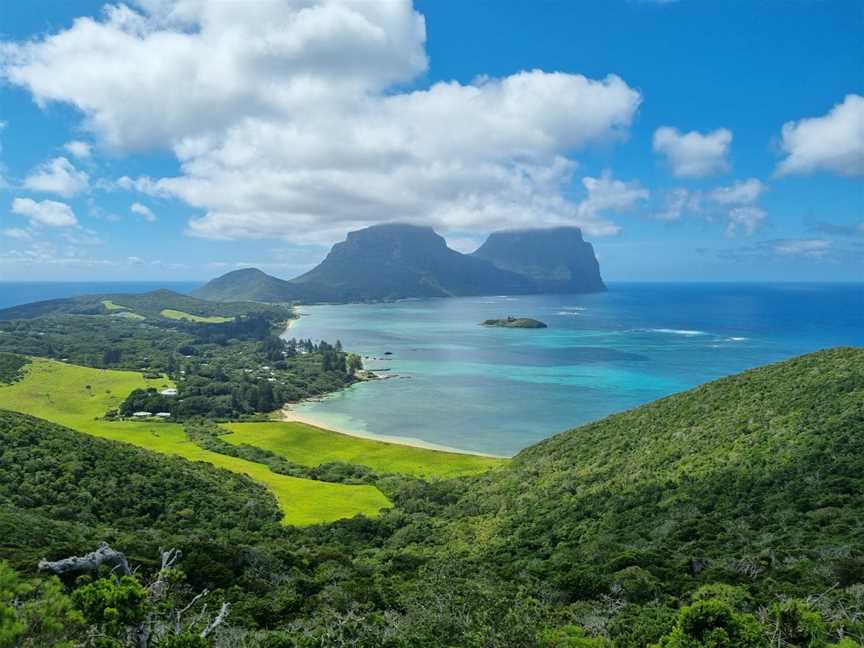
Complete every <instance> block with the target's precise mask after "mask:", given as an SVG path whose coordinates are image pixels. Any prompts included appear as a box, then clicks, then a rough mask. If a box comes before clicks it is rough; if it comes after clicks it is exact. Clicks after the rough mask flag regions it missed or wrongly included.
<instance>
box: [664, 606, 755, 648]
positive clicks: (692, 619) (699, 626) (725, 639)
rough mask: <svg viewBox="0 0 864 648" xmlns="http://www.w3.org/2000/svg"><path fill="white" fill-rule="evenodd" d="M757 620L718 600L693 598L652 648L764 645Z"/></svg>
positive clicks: (717, 647)
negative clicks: (690, 603) (672, 625)
mask: <svg viewBox="0 0 864 648" xmlns="http://www.w3.org/2000/svg"><path fill="white" fill-rule="evenodd" d="M764 646H765V640H764V637H763V635H762V631H761V629H760V627H759V623H758V622H757V621H756V619H755V618H754V617H753V616H752V615H750V614H740V613H737V612H735V610H733V609H732V608H731V607H730V606H729V605H728V604H727V603H724V602H723V601H721V600H719V599H708V600H704V601H696V602H695V603H693V604H692V605H688V606H687V607H685V608H683V609H682V610H681V612H679V614H678V622H677V623H676V624H675V628H674V629H673V630H672V632H670V633H669V634H668V635H666V636H665V637H663V638H662V639H661V640H660V642H659V643H657V644H655V645H654V648H763V647H764Z"/></svg>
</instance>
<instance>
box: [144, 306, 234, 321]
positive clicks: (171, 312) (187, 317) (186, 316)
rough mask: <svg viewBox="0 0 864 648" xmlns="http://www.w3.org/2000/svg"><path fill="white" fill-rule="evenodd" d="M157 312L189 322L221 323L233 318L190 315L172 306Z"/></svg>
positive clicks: (163, 315) (169, 317)
mask: <svg viewBox="0 0 864 648" xmlns="http://www.w3.org/2000/svg"><path fill="white" fill-rule="evenodd" d="M159 314H160V315H161V316H162V317H167V318H168V319H176V320H188V321H190V322H199V323H203V324H222V323H224V322H230V321H231V320H233V319H234V318H233V317H219V316H218V315H211V316H209V317H202V316H201V315H192V313H184V312H183V311H179V310H174V309H173V308H166V309H164V310H162V311H161V312H160V313H159Z"/></svg>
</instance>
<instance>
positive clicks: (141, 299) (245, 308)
mask: <svg viewBox="0 0 864 648" xmlns="http://www.w3.org/2000/svg"><path fill="white" fill-rule="evenodd" d="M165 310H168V311H169V312H176V313H183V314H184V315H190V316H192V317H200V318H204V319H205V320H206V319H207V318H210V317H216V318H219V319H220V320H221V321H228V320H230V319H232V318H234V317H238V316H241V315H260V316H263V317H267V318H269V319H271V320H279V319H282V320H283V321H284V320H285V319H288V318H289V317H291V316H292V314H291V310H290V309H289V308H288V307H286V306H284V305H276V304H273V305H268V304H263V303H255V302H248V301H247V302H243V301H233V302H232V301H225V302H222V303H219V304H214V303H213V302H209V301H206V300H204V299H198V298H196V297H190V296H189V295H181V294H180V293H176V292H174V291H172V290H153V291H151V292H148V293H118V294H106V295H82V296H80V297H66V298H62V299H49V300H46V301H40V302H33V303H30V304H22V305H20V306H12V307H10V308H4V309H0V320H20V319H34V318H37V317H46V316H49V315H106V314H107V315H111V316H114V317H118V316H119V317H124V316H125V317H126V318H128V317H129V316H130V315H132V316H133V319H136V318H137V319H142V318H146V319H155V320H158V319H160V318H168V319H177V318H176V317H172V316H171V315H164V314H163V311H165Z"/></svg>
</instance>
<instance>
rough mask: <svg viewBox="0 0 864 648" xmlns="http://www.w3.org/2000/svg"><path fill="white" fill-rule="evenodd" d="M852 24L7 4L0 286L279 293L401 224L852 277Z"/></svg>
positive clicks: (629, 268) (631, 271) (749, 272)
mask: <svg viewBox="0 0 864 648" xmlns="http://www.w3.org/2000/svg"><path fill="white" fill-rule="evenodd" d="M862 11H864V9H862V5H861V3H860V2H828V1H818V2H817V1H812V2H810V1H805V0H799V1H788V0H787V1H784V2H771V1H766V2H759V3H752V2H712V3H708V2H701V1H697V0H678V1H677V2H647V1H646V2H639V1H635V0H634V1H627V0H621V1H620V2H615V1H609V2H544V3H534V2H530V3H529V2H519V3H516V2H468V3H466V2H442V1H437V0H436V1H435V2H419V1H418V2H415V3H414V4H413V5H411V4H410V3H407V2H397V1H395V0H394V1H393V2H389V1H388V2H383V1H382V2H379V3H370V2H361V3H350V2H346V3H344V4H341V3H337V4H334V3H329V4H326V5H317V4H316V3H314V2H303V3H293V2H289V3H279V2H273V3H267V2H258V3H254V4H251V3H243V2H235V3H201V2H199V1H198V0H179V1H178V2H165V1H162V0H152V1H150V2H142V3H140V4H130V5H128V6H123V5H114V6H113V7H109V8H108V9H106V8H105V5H104V3H96V2H94V3H87V2H78V3H59V2H35V3H4V4H3V7H2V8H0V41H2V45H0V77H2V80H3V83H2V85H0V122H2V123H3V128H2V130H0V147H2V148H0V177H2V181H0V279H4V280H79V279H82V280H83V279H116V280H130V279H154V280H160V279H207V278H211V277H213V276H216V275H218V274H221V273H223V272H226V271H228V270H231V269H234V268H236V267H242V266H247V265H255V266H258V267H261V268H262V269H264V270H265V271H268V272H271V273H273V274H275V275H277V276H282V277H290V276H293V275H295V274H298V273H300V272H302V271H304V270H305V269H308V268H309V267H311V266H312V265H314V264H315V263H316V262H317V261H318V260H320V259H321V258H322V257H323V255H324V254H325V253H326V251H327V249H328V248H329V245H330V244H332V243H333V242H335V241H338V240H340V239H341V238H342V237H343V236H344V234H345V232H347V231H348V230H350V229H356V228H357V227H363V226H365V225H369V224H372V223H374V222H382V221H407V222H416V223H423V224H429V225H433V226H434V227H436V229H437V230H438V231H439V232H440V233H442V234H443V235H444V236H445V237H446V238H447V239H448V241H449V242H450V243H451V245H453V246H454V247H456V248H457V249H460V250H463V251H469V250H471V249H472V248H473V247H476V246H477V245H479V243H480V242H482V240H483V237H484V236H485V234H486V233H488V232H489V231H492V230H495V229H505V228H512V227H531V226H550V225H560V224H565V223H572V224H577V225H580V226H582V227H583V230H584V232H585V235H586V238H587V239H588V240H590V241H592V242H593V243H594V245H595V247H596V249H597V253H598V256H599V257H600V262H601V268H602V270H603V274H604V277H606V278H607V279H609V280H613V281H614V280H674V281H681V280H716V281H727V280H732V281H738V280H743V281H763V280H811V281H831V280H846V281H848V280H852V281H860V280H862V279H864V270H862V257H864V184H862V174H864V98H862V96H861V95H862V94H864V87H862V86H864V69H862V60H864V59H862V54H864V48H862V36H861V34H862V30H861V26H862V24H864V22H862V19H864V16H862ZM76 19H77V21H76Z"/></svg>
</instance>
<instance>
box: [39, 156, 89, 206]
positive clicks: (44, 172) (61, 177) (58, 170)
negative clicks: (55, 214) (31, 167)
mask: <svg viewBox="0 0 864 648" xmlns="http://www.w3.org/2000/svg"><path fill="white" fill-rule="evenodd" d="M24 186H25V187H27V188H28V189H31V190H33V191H41V192H44V193H55V194H58V195H60V196H64V197H67V198H68V197H69V196H74V195H75V194H78V193H81V192H82V191H84V190H85V189H87V187H88V186H89V179H88V176H87V174H86V173H85V172H84V171H78V170H77V169H76V168H75V166H74V165H73V164H72V163H71V162H70V161H69V160H68V159H66V158H65V157H57V158H54V159H53V160H49V161H48V162H45V163H43V164H40V165H39V167H37V169H36V170H35V171H34V172H33V173H31V174H30V175H29V176H27V178H25V180H24Z"/></svg>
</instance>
